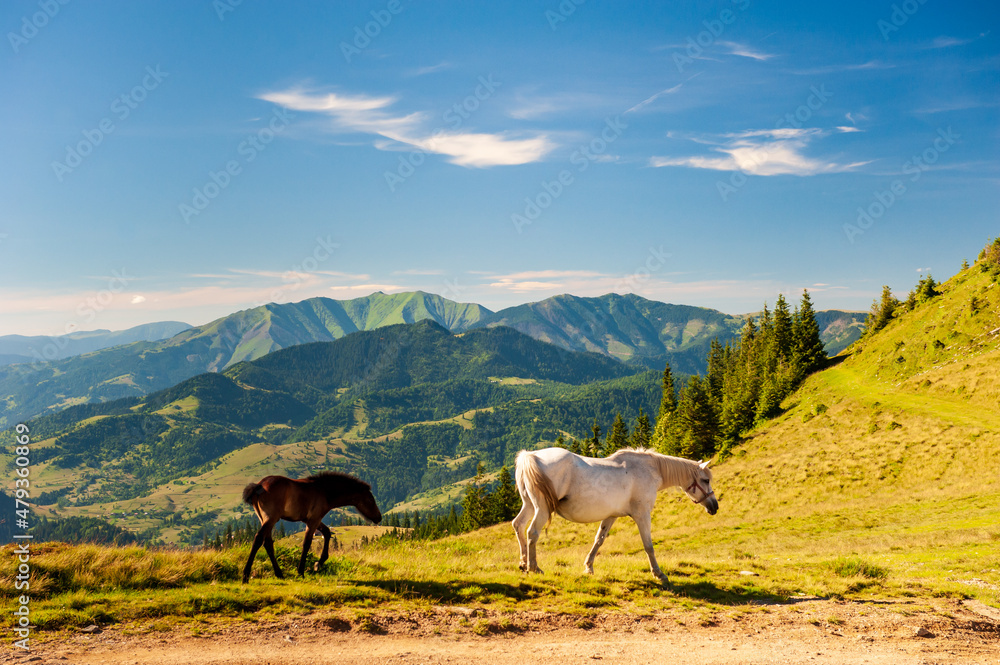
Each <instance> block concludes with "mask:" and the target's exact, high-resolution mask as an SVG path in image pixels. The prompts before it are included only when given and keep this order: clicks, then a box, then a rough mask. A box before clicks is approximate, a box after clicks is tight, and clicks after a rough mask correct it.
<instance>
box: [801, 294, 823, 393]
mask: <svg viewBox="0 0 1000 665" xmlns="http://www.w3.org/2000/svg"><path fill="white" fill-rule="evenodd" d="M798 313H799V315H798V317H797V318H796V321H795V330H794V331H793V333H794V338H795V356H796V359H797V361H798V364H799V368H800V369H801V372H802V373H803V374H804V373H807V372H810V371H812V370H814V369H816V368H817V367H819V366H820V365H821V364H822V363H823V361H824V360H826V350H825V349H824V348H823V340H821V339H820V336H819V324H817V323H816V312H815V311H814V310H813V306H812V299H811V298H810V297H809V291H807V290H805V289H803V290H802V302H801V303H799V309H798Z"/></svg>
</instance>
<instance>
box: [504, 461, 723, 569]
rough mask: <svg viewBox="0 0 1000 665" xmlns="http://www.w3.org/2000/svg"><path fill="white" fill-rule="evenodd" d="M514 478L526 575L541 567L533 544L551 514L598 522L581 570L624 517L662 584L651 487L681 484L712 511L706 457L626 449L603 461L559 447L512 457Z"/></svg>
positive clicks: (517, 529) (716, 506) (590, 564)
mask: <svg viewBox="0 0 1000 665" xmlns="http://www.w3.org/2000/svg"><path fill="white" fill-rule="evenodd" d="M515 477H516V479H517V491H518V492H519V493H520V494H521V501H522V502H523V505H522V507H521V512H519V513H518V514H517V517H515V518H514V521H513V522H512V524H513V526H514V531H515V532H516V533H517V543H518V546H519V547H520V549H521V566H520V567H521V570H524V571H527V572H541V570H539V568H538V563H537V558H536V555H535V544H536V543H537V542H538V536H539V534H540V533H541V531H542V529H543V528H546V527H548V524H549V521H551V519H552V515H553V514H554V513H555V514H559V515H562V516H563V517H564V518H566V519H568V520H570V521H571V522H582V523H590V522H600V523H601V527H600V528H599V529H598V530H597V537H596V538H594V546H593V547H592V548H590V553H589V554H587V558H586V560H585V561H584V564H583V565H584V568H585V570H586V572H587V573H593V572H594V557H595V556H597V550H598V549H600V547H601V544H602V543H604V539H605V538H606V537H607V535H608V531H610V530H611V525H612V524H614V523H615V520H616V519H618V518H619V517H625V516H626V515H627V516H628V517H631V518H632V519H633V520H634V521H635V524H636V526H638V527H639V537H640V538H641V539H642V546H643V548H644V549H645V550H646V556H648V557H649V568H650V570H651V571H652V572H653V575H655V576H656V577H657V578H659V579H660V580H661V581H662V582H666V581H667V577H666V575H664V574H663V572H661V571H660V567H659V566H658V565H657V564H656V556H655V555H654V554H653V539H652V535H651V533H650V531H651V529H652V521H651V519H650V514H651V513H652V511H653V504H654V503H656V494H657V492H659V491H660V490H662V489H665V488H667V487H681V488H683V489H684V492H685V493H686V494H687V495H688V497H690V498H691V500H692V501H694V502H695V503H697V504H700V505H701V506H702V507H704V508H705V510H707V511H708V514H709V515H714V514H715V513H716V512H718V510H719V502H718V499H716V498H715V492H714V491H713V490H712V472H711V471H710V470H709V469H708V462H701V463H698V462H692V461H691V460H686V459H681V458H679V457H668V456H667V455H661V454H659V453H656V452H653V451H651V450H634V449H631V448H626V449H624V450H619V451H618V452H616V453H615V454H613V455H611V456H610V457H607V458H604V459H594V458H590V457H580V456H579V455H575V454H573V453H571V452H569V451H568V450H565V449H563V448H545V449H543V450H536V451H534V452H529V451H527V450H522V451H521V452H520V453H518V454H517V471H516V474H515ZM529 523H530V524H529ZM526 528H527V534H526V533H525V530H526ZM526 535H527V537H525V536H526Z"/></svg>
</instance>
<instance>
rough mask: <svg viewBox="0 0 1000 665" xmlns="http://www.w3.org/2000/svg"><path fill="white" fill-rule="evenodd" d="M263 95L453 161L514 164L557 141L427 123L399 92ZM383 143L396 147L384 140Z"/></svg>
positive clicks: (342, 128)
mask: <svg viewBox="0 0 1000 665" xmlns="http://www.w3.org/2000/svg"><path fill="white" fill-rule="evenodd" d="M260 99H263V100H265V101H269V102H271V103H273V104H277V105H279V106H282V107H284V108H287V109H290V110H293V111H302V112H307V113H318V114H322V115H325V116H327V117H328V118H329V119H330V123H331V125H330V127H331V129H333V130H335V131H339V132H359V133H363V134H374V135H376V136H380V137H383V138H385V139H390V141H393V142H396V143H398V144H404V145H409V146H413V147H415V148H419V149H421V150H423V151H425V152H430V153H435V154H439V155H445V156H447V157H448V161H449V162H451V163H452V164H456V165H458V166H465V167H475V168H487V167H490V166H514V165H518V164H529V163H531V162H537V161H540V160H542V159H543V158H544V157H545V156H546V155H547V154H548V153H549V152H551V151H552V150H553V149H554V148H555V147H556V146H555V143H553V141H552V140H551V139H550V138H549V137H548V136H547V135H545V134H535V135H533V136H517V135H514V134H512V133H511V132H499V133H492V134H491V133H485V132H461V131H453V130H446V129H444V128H438V129H436V130H428V129H427V124H428V123H427V115H426V114H424V113H410V114H406V115H399V114H394V113H392V112H391V111H390V107H391V106H392V105H393V104H395V102H396V98H395V97H368V96H364V95H342V94H336V93H319V92H312V91H309V90H306V89H304V88H291V89H288V90H284V91H276V92H268V93H265V94H263V95H260ZM374 145H375V147H376V148H378V149H383V150H384V149H391V148H390V146H391V144H388V143H385V142H383V141H376V142H375V143H374Z"/></svg>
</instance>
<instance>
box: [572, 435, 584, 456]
mask: <svg viewBox="0 0 1000 665" xmlns="http://www.w3.org/2000/svg"><path fill="white" fill-rule="evenodd" d="M569 451H570V452H571V453H574V454H576V455H583V448H581V447H580V442H579V441H577V440H576V439H573V440H572V441H570V443H569Z"/></svg>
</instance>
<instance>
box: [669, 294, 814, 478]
mask: <svg viewBox="0 0 1000 665" xmlns="http://www.w3.org/2000/svg"><path fill="white" fill-rule="evenodd" d="M825 360H826V351H825V350H824V349H823V342H822V340H821V339H820V336H819V325H818V324H817V323H816V315H815V311H814V309H813V305H812V301H811V299H810V298H809V293H808V292H807V291H803V293H802V300H801V301H800V303H799V305H798V306H797V307H796V308H795V310H794V311H790V310H789V306H788V302H787V301H786V300H785V298H784V296H783V295H779V296H778V300H777V302H776V303H775V307H774V312H771V311H769V310H768V308H767V306H766V305H765V306H764V310H763V311H762V312H761V314H760V316H759V317H757V318H754V317H748V318H747V321H746V324H745V325H744V326H743V330H742V331H741V334H740V337H739V338H738V339H737V340H734V341H731V342H727V343H726V344H720V343H719V341H718V340H713V342H712V346H711V349H710V351H709V354H708V373H707V374H706V375H705V376H691V377H690V378H689V379H688V381H687V383H686V384H685V385H684V386H683V387H682V388H681V390H680V393H679V395H675V387H674V380H673V375H672V373H671V370H670V365H669V364H668V365H667V366H666V368H665V369H664V372H663V384H662V389H663V393H662V399H661V403H660V412H659V414H658V417H657V420H656V427H655V429H654V432H653V437H652V445H653V447H654V448H655V449H657V450H659V451H660V452H662V453H665V454H667V455H675V456H678V457H686V458H689V459H703V458H707V457H711V456H712V455H714V454H716V453H717V452H720V451H724V450H726V449H728V448H729V447H731V446H733V445H735V444H736V443H737V442H738V441H739V439H740V437H741V436H742V435H743V434H744V433H745V432H747V431H748V430H750V429H751V428H753V427H754V426H755V425H756V424H758V423H759V422H761V421H762V420H765V419H767V418H770V417H772V416H774V415H776V414H777V413H778V412H779V411H780V404H781V401H782V400H783V399H784V398H785V397H786V396H787V395H789V394H790V393H791V392H792V390H794V388H795V387H796V386H797V385H798V383H799V382H800V381H801V380H802V379H803V378H804V377H805V376H806V374H808V373H809V372H812V371H813V370H815V369H817V368H819V367H820V366H821V365H822V364H823V363H824V361H825Z"/></svg>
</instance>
